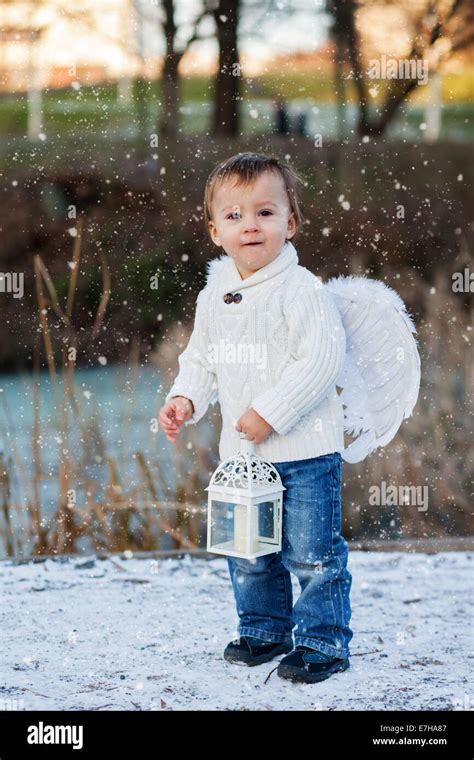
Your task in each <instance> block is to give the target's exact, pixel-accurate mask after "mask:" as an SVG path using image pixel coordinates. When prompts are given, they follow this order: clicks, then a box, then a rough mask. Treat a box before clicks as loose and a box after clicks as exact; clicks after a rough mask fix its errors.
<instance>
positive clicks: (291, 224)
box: [286, 211, 296, 240]
mask: <svg viewBox="0 0 474 760" xmlns="http://www.w3.org/2000/svg"><path fill="white" fill-rule="evenodd" d="M295 233H296V217H295V214H294V211H292V212H291V214H290V216H289V217H288V227H287V231H286V239H287V240H290V239H291V238H292V237H293V236H294V235H295Z"/></svg>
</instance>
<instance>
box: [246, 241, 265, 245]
mask: <svg viewBox="0 0 474 760" xmlns="http://www.w3.org/2000/svg"><path fill="white" fill-rule="evenodd" d="M244 245H263V243H262V242H261V241H256V242H255V243H244Z"/></svg>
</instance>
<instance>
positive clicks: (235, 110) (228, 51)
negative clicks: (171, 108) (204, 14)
mask: <svg viewBox="0 0 474 760" xmlns="http://www.w3.org/2000/svg"><path fill="white" fill-rule="evenodd" d="M239 14H240V0H220V2H219V3H218V4H217V7H216V8H215V9H214V20H215V23H216V28H217V40H218V43H219V66H218V70H217V75H216V83H215V100H214V117H213V133H214V134H216V135H219V134H221V135H231V136H235V135H237V134H238V132H239V128H240V117H239V97H240V81H241V77H240V61H239V48H238V24H239Z"/></svg>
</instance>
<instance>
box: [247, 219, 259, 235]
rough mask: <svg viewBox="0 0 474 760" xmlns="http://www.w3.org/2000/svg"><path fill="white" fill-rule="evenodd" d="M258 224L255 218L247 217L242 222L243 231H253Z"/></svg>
mask: <svg viewBox="0 0 474 760" xmlns="http://www.w3.org/2000/svg"><path fill="white" fill-rule="evenodd" d="M258 229H259V226H258V224H257V222H256V220H255V219H248V220H246V221H245V222H244V232H254V231H255V230H258Z"/></svg>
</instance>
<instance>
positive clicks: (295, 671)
mask: <svg viewBox="0 0 474 760" xmlns="http://www.w3.org/2000/svg"><path fill="white" fill-rule="evenodd" d="M348 667H349V662H344V663H342V664H341V665H335V666H334V667H333V668H332V669H331V670H326V672H325V673H310V672H305V673H302V671H301V668H292V667H291V665H283V666H282V665H279V666H278V671H277V673H278V675H279V676H280V677H281V678H287V679H288V680H290V681H296V682H298V683H320V682H321V681H325V680H326V679H327V678H330V677H331V676H332V675H334V673H342V671H343V670H347V669H348Z"/></svg>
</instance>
